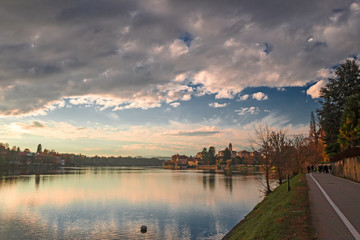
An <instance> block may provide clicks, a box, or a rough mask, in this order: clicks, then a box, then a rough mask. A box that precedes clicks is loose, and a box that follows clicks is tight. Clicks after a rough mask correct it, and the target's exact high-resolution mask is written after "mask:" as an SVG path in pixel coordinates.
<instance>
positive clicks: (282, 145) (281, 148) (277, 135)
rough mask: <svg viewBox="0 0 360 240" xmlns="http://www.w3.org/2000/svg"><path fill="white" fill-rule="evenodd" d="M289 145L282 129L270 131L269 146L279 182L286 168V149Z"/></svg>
mask: <svg viewBox="0 0 360 240" xmlns="http://www.w3.org/2000/svg"><path fill="white" fill-rule="evenodd" d="M289 145H290V142H289V140H288V139H287V137H286V133H285V131H283V130H272V131H271V132H270V146H271V148H272V154H273V156H272V158H273V162H274V166H275V167H276V172H277V175H278V180H279V184H281V183H282V180H283V175H284V171H285V170H286V166H287V164H286V163H287V162H286V160H287V159H286V158H287V151H288V146H289Z"/></svg>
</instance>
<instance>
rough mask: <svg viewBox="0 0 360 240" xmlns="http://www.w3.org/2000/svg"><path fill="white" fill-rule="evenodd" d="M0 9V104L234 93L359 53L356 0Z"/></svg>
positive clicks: (287, 80)
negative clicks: (94, 97) (92, 98)
mask: <svg viewBox="0 0 360 240" xmlns="http://www.w3.org/2000/svg"><path fill="white" fill-rule="evenodd" d="M0 14H1V21H0V30H1V39H0V53H1V54H0V97H1V99H0V100H1V101H0V114H1V115H17V116H25V115H27V116H29V115H32V116H34V115H46V114H47V113H48V111H49V110H51V109H52V108H51V107H49V106H53V107H56V108H59V107H61V105H59V104H58V105H54V104H53V103H54V102H57V101H63V100H66V99H71V102H70V104H82V103H81V101H87V100H88V98H89V97H91V96H96V97H97V98H100V99H103V100H101V101H100V100H91V99H90V102H89V103H86V104H89V105H100V107H101V108H102V107H103V108H104V109H106V108H109V107H111V108H114V110H123V109H131V108H140V109H149V108H156V107H159V106H161V104H162V103H168V104H169V103H172V102H178V101H188V100H190V99H192V97H193V96H200V95H204V94H214V95H215V96H216V98H217V99H223V98H227V99H232V98H234V96H236V95H237V94H238V93H240V92H241V91H242V90H243V89H245V88H246V87H252V86H255V87H256V86H270V87H280V88H281V87H285V86H303V85H305V84H306V83H308V82H311V81H319V80H322V79H323V78H321V76H320V75H319V74H318V73H319V71H321V70H322V71H331V69H332V67H333V66H335V65H336V64H338V63H339V62H341V61H342V60H344V59H346V58H347V57H350V56H356V55H358V54H359V43H358V39H360V11H359V4H358V3H357V2H355V1H353V0H352V1H349V0H329V1H328V0H327V1H325V0H322V1H317V2H316V3H314V2H313V1H310V0H306V1H299V0H296V1H291V3H289V2H288V1H285V0H284V1H277V2H276V3H274V2H272V1H262V2H261V6H259V4H258V3H256V2H254V1H251V0H246V1H241V2H238V1H227V2H226V4H224V3H222V2H221V3H220V2H219V1H193V2H188V1H175V0H168V1H156V0H151V1H140V0H139V1H137V0H128V1H115V0H104V1H100V0H88V1H42V0H39V1H35V2H31V3H30V2H29V1H26V0H19V1H16V3H15V2H14V1H11V0H4V1H2V3H1V10H0ZM256 99H258V98H256ZM243 100H245V99H243ZM261 100H265V97H263V98H262V99H261ZM175 105H176V104H175Z"/></svg>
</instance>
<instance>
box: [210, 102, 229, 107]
mask: <svg viewBox="0 0 360 240" xmlns="http://www.w3.org/2000/svg"><path fill="white" fill-rule="evenodd" d="M227 105H228V103H218V102H213V103H209V106H210V107H212V108H222V107H226V106H227Z"/></svg>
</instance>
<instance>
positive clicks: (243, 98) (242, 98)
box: [239, 94, 250, 101]
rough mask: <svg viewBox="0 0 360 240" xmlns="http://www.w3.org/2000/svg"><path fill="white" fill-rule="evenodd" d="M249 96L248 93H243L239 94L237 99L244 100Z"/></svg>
mask: <svg viewBox="0 0 360 240" xmlns="http://www.w3.org/2000/svg"><path fill="white" fill-rule="evenodd" d="M249 97H250V96H249V94H244V95H242V96H240V98H239V101H245V100H247V99H248V98H249Z"/></svg>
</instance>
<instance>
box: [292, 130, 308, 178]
mask: <svg viewBox="0 0 360 240" xmlns="http://www.w3.org/2000/svg"><path fill="white" fill-rule="evenodd" d="M291 142H292V146H293V156H292V158H291V170H292V173H293V175H296V174H298V173H299V171H301V170H302V167H303V166H304V164H305V162H306V161H307V158H308V156H309V154H310V153H311V148H310V146H309V139H308V138H305V136H304V135H302V134H298V135H294V136H293V138H292V140H291Z"/></svg>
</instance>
